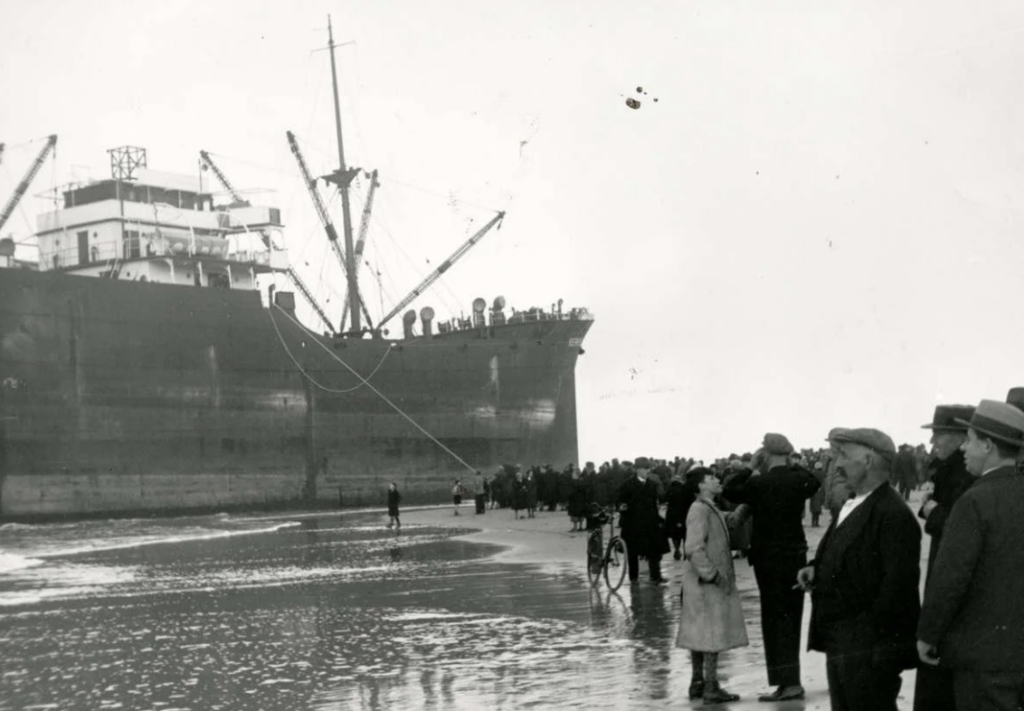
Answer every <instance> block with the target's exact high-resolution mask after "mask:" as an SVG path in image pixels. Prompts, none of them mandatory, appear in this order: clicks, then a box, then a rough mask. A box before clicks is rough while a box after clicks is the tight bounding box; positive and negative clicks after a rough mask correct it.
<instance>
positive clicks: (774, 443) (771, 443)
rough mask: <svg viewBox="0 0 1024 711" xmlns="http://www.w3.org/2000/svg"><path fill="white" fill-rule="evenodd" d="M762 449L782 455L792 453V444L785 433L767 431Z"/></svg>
mask: <svg viewBox="0 0 1024 711" xmlns="http://www.w3.org/2000/svg"><path fill="white" fill-rule="evenodd" d="M763 444H764V449H765V451H766V452H768V454H773V455H776V456H782V455H786V454H792V453H793V445H792V444H790V443H789V440H788V439H786V435H781V434H778V433H776V432H769V433H768V434H766V435H765V436H764V442H763Z"/></svg>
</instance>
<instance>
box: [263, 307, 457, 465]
mask: <svg viewBox="0 0 1024 711" xmlns="http://www.w3.org/2000/svg"><path fill="white" fill-rule="evenodd" d="M275 308H276V309H277V310H278V311H280V312H281V313H282V314H284V315H285V317H286V318H287V319H288V320H289V321H291V322H292V323H293V324H295V325H296V326H298V327H299V328H300V329H301V330H303V331H305V332H306V333H309V334H310V335H311V336H312V340H313V342H314V343H316V344H317V345H318V346H320V348H322V349H323V350H324V351H325V352H326V353H327V354H328V355H329V356H331V357H332V358H334V360H336V361H338V362H339V363H341V365H342V366H344V368H345V369H346V370H348V371H349V372H350V373H352V375H354V376H356V377H357V378H358V379H359V380H360V381H361V382H362V384H363V385H365V386H366V387H367V388H369V389H370V390H371V391H373V393H374V394H375V395H377V397H379V398H380V399H381V400H383V401H384V402H385V403H387V405H388V406H390V407H391V409H393V410H394V411H395V412H397V413H398V414H399V415H401V416H402V417H403V418H404V419H405V420H407V421H408V422H409V424H411V425H412V426H413V427H415V428H416V429H418V430H419V431H420V432H422V433H423V434H424V435H426V437H427V439H429V440H430V441H431V442H433V443H434V444H436V445H437V446H438V447H440V448H441V449H443V450H444V451H445V452H447V453H448V454H450V455H451V456H452V458H453V459H455V460H456V461H457V462H459V463H460V464H462V465H463V466H464V467H466V469H468V470H469V471H476V470H475V469H474V468H473V467H471V466H470V465H469V463H468V462H466V460H465V459H463V458H462V457H460V456H459V455H458V454H456V453H455V452H453V451H452V450H451V449H449V448H448V447H446V446H445V444H444V443H443V442H441V440H439V439H437V437H435V436H434V435H432V434H430V432H428V431H427V430H426V429H425V428H424V427H423V426H422V425H420V424H419V423H418V422H416V420H414V419H413V418H412V417H411V416H410V415H409V414H408V413H406V412H405V411H404V410H402V408H400V407H399V406H398V405H396V404H395V403H393V402H392V401H391V400H390V399H388V397H387V396H386V395H385V394H384V393H382V392H381V391H380V390H378V389H377V388H375V387H374V386H373V384H372V383H371V382H370V381H369V379H368V378H364V377H363V376H361V375H360V374H359V373H357V372H356V371H355V369H354V368H353V367H352V366H350V365H349V364H348V363H346V362H345V361H344V360H342V359H341V357H340V356H338V354H337V353H335V352H334V351H333V350H331V349H330V348H328V347H327V346H325V345H324V344H323V343H322V342H321V341H320V339H319V338H318V337H317V336H315V335H314V334H313V333H312V331H310V330H309V329H308V328H306V327H305V326H303V325H302V324H301V323H299V321H297V320H296V319H295V318H293V317H292V315H291V314H289V313H288V312H287V311H285V310H284V309H282V308H281V307H280V306H277V305H276V304H275V305H274V306H273V308H271V309H268V311H267V313H268V314H269V315H270V320H271V322H272V323H273V324H274V330H275V331H277V335H278V338H279V339H280V340H281V345H282V346H284V345H285V344H284V338H283V336H282V335H281V331H280V330H279V329H278V327H277V321H276V320H275V319H274V314H273V309H275ZM393 347H394V346H393V345H392V346H391V347H389V348H388V352H390V351H391V348H393ZM285 349H286V350H287V346H285ZM289 355H291V354H290V352H289ZM384 355H385V357H386V356H387V352H386V353H385V354H384ZM293 362H295V361H294V358H293ZM381 362H382V363H383V360H382V361H381ZM295 364H296V367H299V369H300V372H302V369H301V366H299V364H298V363H297V362H296V363H295ZM377 367H378V368H379V367H380V364H378V365H377ZM374 372H376V369H375V370H374ZM303 374H304V375H305V373H303ZM371 376H372V373H371ZM307 377H308V376H307ZM311 382H313V381H312V380H311ZM318 387H320V386H319V385H318Z"/></svg>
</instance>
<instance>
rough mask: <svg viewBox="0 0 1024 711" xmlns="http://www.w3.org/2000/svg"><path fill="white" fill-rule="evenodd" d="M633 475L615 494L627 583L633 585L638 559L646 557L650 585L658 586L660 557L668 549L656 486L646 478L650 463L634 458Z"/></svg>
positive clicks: (637, 575)
mask: <svg viewBox="0 0 1024 711" xmlns="http://www.w3.org/2000/svg"><path fill="white" fill-rule="evenodd" d="M633 471H634V472H635V473H634V475H633V476H631V477H630V478H629V479H627V480H626V481H625V482H623V484H622V486H620V487H619V492H618V498H617V503H618V508H619V511H621V512H622V518H621V520H620V525H621V526H622V540H624V541H625V542H626V559H627V561H628V565H629V582H631V583H635V582H637V581H638V579H639V577H640V560H639V557H640V556H643V557H645V558H647V568H648V570H649V571H650V574H651V582H652V583H654V584H655V585H661V584H662V583H664V582H666V580H665V579H664V578H663V577H662V576H661V557H662V556H663V555H665V554H666V553H668V552H669V551H670V550H671V548H669V545H668V538H667V537H666V536H665V529H664V526H663V521H662V519H661V514H659V513H658V485H657V484H655V483H654V482H653V481H651V479H650V478H649V476H650V473H651V460H649V459H648V458H647V457H637V458H636V461H635V462H633Z"/></svg>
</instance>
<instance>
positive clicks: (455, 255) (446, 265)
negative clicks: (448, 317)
mask: <svg viewBox="0 0 1024 711" xmlns="http://www.w3.org/2000/svg"><path fill="white" fill-rule="evenodd" d="M504 217H505V213H504V212H499V213H498V214H497V215H495V216H494V217H493V218H492V219H491V221H490V222H488V223H487V224H486V225H484V226H483V227H481V228H480V229H479V230H477V231H476V232H475V233H474V234H473V236H472V237H470V238H469V239H468V240H466V241H465V242H463V243H462V245H460V246H459V248H458V249H456V250H455V251H454V252H452V254H451V256H450V257H448V259H446V260H444V261H443V262H441V265H440V266H439V267H438V268H437V269H435V270H434V271H432V272H431V273H430V274H428V275H427V278H426V279H424V280H423V281H421V282H420V283H419V285H418V286H417V287H416V288H415V289H413V290H412V291H410V292H409V295H408V296H406V297H405V298H404V299H402V300H401V301H399V302H398V305H397V306H396V307H395V308H394V309H392V310H391V312H390V313H389V314H388V315H387V316H385V317H384V318H382V319H381V320H380V323H379V324H377V328H381V327H383V326H384V324H385V323H387V322H388V321H390V320H391V319H392V318H394V316H395V314H397V313H398V312H399V311H401V310H402V309H404V308H405V307H406V306H408V305H409V304H410V303H412V301H413V299H415V298H416V297H417V296H419V295H420V294H422V293H423V290H424V289H426V288H427V287H428V286H430V285H431V284H433V283H434V282H435V281H437V280H438V279H440V278H441V275H442V274H444V273H445V272H446V271H448V269H450V268H451V266H452V265H453V264H455V262H457V261H459V260H460V259H462V258H463V257H464V256H466V252H468V251H469V250H470V249H472V248H473V246H474V245H475V244H476V243H477V242H479V241H480V240H481V239H483V237H484V235H486V234H487V233H488V232H489V231H490V230H491V228H492V227H494V226H495V225H498V224H499V223H500V222H501V221H502V219H504ZM498 229H501V227H500V225H499V227H498Z"/></svg>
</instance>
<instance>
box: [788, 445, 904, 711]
mask: <svg viewBox="0 0 1024 711" xmlns="http://www.w3.org/2000/svg"><path fill="white" fill-rule="evenodd" d="M833 433H834V434H833V437H834V440H833V443H834V446H835V448H836V451H837V465H838V466H837V471H838V472H840V474H839V476H840V477H841V478H842V479H843V481H844V484H845V485H846V486H847V487H848V488H849V491H850V492H851V493H852V494H853V497H852V498H849V499H847V500H846V502H845V503H844V504H843V506H842V508H841V509H840V511H839V512H838V515H837V516H836V517H835V518H834V519H833V520H832V523H831V524H830V525H829V527H828V530H827V531H826V532H825V535H824V537H823V538H822V539H821V542H820V543H819V544H818V550H817V552H816V554H815V557H814V560H813V562H812V563H811V565H809V566H808V567H806V568H804V569H803V570H801V571H800V572H799V574H798V575H797V585H798V586H799V587H801V588H802V589H804V590H810V591H811V627H810V631H809V632H808V646H809V647H810V649H812V650H816V651H819V652H824V653H825V668H826V672H827V675H828V690H829V696H830V698H831V702H832V703H831V707H832V710H833V711H896V708H897V707H896V697H897V696H898V694H899V690H900V685H901V683H902V680H901V678H900V675H901V673H902V671H903V670H904V669H911V668H913V667H914V666H915V665H916V662H917V654H916V650H915V641H914V632H915V629H916V626H917V619H918V615H919V613H920V609H921V603H920V598H919V596H918V585H919V582H920V574H921V566H920V559H921V527H920V526H919V525H918V524H917V521H916V520H915V519H914V514H913V512H911V510H910V509H909V508H907V505H906V503H905V502H904V501H903V498H902V497H901V496H900V495H899V494H898V493H896V492H895V491H894V490H893V488H892V487H891V486H890V485H889V472H890V471H891V469H892V460H893V458H894V457H895V456H896V447H895V445H894V444H893V442H892V439H890V438H889V436H888V435H886V434H885V433H883V432H880V431H878V430H875V429H837V430H834V431H833Z"/></svg>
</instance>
